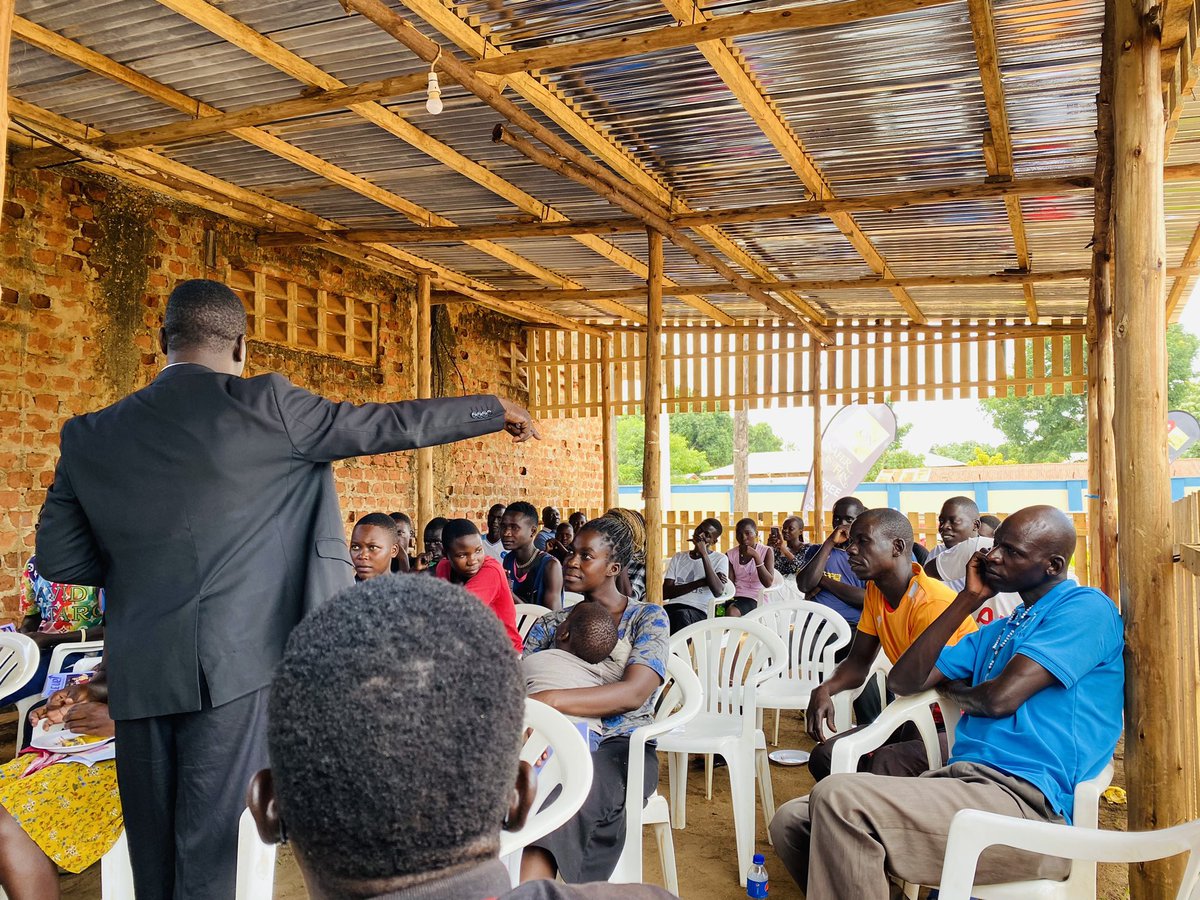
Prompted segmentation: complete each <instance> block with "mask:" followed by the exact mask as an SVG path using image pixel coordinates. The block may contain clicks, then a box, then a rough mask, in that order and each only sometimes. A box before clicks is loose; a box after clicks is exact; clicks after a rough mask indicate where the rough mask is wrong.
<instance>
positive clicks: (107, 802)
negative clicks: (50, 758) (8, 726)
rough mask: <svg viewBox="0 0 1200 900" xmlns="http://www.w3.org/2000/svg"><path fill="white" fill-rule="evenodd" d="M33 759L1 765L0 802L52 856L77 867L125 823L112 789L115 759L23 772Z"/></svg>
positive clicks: (102, 849)
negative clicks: (23, 773)
mask: <svg viewBox="0 0 1200 900" xmlns="http://www.w3.org/2000/svg"><path fill="white" fill-rule="evenodd" d="M31 761H32V759H31V757H29V756H22V757H19V758H17V759H14V760H12V761H11V762H6V763H4V764H3V765H0V806H3V807H4V808H5V809H6V810H7V811H8V813H9V815H11V816H12V817H13V818H14V819H16V820H17V823H18V824H19V825H20V826H21V828H22V829H23V830H24V831H25V833H26V834H28V835H29V836H30V837H31V838H33V840H34V842H35V843H36V844H37V845H38V846H39V847H41V848H42V852H43V853H45V854H46V855H47V856H48V857H50V859H51V860H53V861H54V862H55V864H57V865H58V866H60V867H61V868H63V869H66V870H67V871H68V872H82V871H83V870H84V869H86V868H87V867H88V866H90V865H92V863H94V862H96V861H97V860H99V859H100V857H102V856H103V855H104V854H105V853H107V852H108V851H109V850H111V849H112V846H113V844H115V843H116V842H117V840H118V839H119V838H120V837H121V832H122V831H123V830H124V828H125V818H124V816H122V815H121V799H120V796H119V795H118V794H117V764H116V762H115V761H114V760H111V759H108V760H104V761H103V762H98V763H96V764H95V765H94V766H85V765H82V764H81V763H57V764H55V765H53V766H48V767H46V768H45V769H42V770H41V771H40V772H34V773H33V774H32V775H30V776H29V777H28V778H22V777H21V773H22V772H24V771H25V770H26V769H27V768H28V767H29V765H30V762H31Z"/></svg>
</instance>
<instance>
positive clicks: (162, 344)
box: [158, 328, 171, 356]
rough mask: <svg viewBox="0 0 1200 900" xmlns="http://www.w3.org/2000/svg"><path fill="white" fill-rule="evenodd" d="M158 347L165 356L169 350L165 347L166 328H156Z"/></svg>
mask: <svg viewBox="0 0 1200 900" xmlns="http://www.w3.org/2000/svg"><path fill="white" fill-rule="evenodd" d="M158 349H159V350H161V351H162V354H163V356H166V355H167V354H168V353H170V352H171V351H170V350H169V349H168V347H167V329H166V328H160V329H158Z"/></svg>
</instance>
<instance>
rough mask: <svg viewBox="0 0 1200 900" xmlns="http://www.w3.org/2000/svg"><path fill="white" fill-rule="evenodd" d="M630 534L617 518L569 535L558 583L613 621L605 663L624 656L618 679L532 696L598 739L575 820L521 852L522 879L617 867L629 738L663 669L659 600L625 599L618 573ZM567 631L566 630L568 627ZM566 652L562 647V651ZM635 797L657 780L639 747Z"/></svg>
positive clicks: (536, 637)
mask: <svg viewBox="0 0 1200 900" xmlns="http://www.w3.org/2000/svg"><path fill="white" fill-rule="evenodd" d="M633 540H634V536H633V532H632V530H631V529H630V527H629V525H628V524H627V523H626V522H625V521H624V520H622V519H621V518H619V517H617V516H610V515H604V516H602V517H600V518H599V519H593V520H592V521H591V522H588V523H587V524H586V525H584V526H583V528H582V529H581V530H580V531H579V532H578V534H576V536H575V543H574V547H573V550H572V552H571V555H570V556H568V557H567V559H566V562H565V563H564V565H563V585H564V587H565V588H566V589H567V590H568V591H575V592H578V593H580V594H583V598H584V599H583V601H582V603H587V604H597V605H599V606H600V607H602V608H603V609H604V610H605V611H607V613H608V614H609V616H610V617H611V619H612V622H613V624H614V625H615V626H616V629H617V643H616V645H615V647H614V648H613V650H612V653H611V654H609V659H617V660H620V659H622V658H623V659H625V663H624V666H623V668H622V669H621V676H620V678H619V679H618V680H615V681H611V682H608V683H601V684H599V685H598V686H593V687H572V688H559V689H554V690H546V691H541V692H539V693H536V694H533V698H534V699H535V700H540V701H542V702H543V703H546V704H548V705H550V706H553V707H554V708H555V709H557V710H558V711H559V712H561V713H563V714H565V715H567V716H572V717H578V718H581V719H596V718H598V719H599V720H600V725H601V733H600V742H599V745H598V746H597V747H596V749H595V751H594V752H593V753H592V768H593V777H592V788H591V792H590V793H589V794H588V797H587V799H586V800H585V801H584V803H583V806H582V807H581V808H580V810H579V812H577V813H576V814H575V815H574V817H572V818H571V819H570V821H568V822H567V823H566V824H565V825H563V826H562V827H561V828H559V829H558V830H557V831H555V832H553V833H552V834H549V835H547V836H546V837H544V838H542V839H541V840H538V841H535V842H534V843H533V844H532V845H530V846H529V847H526V848H525V853H524V855H523V857H522V859H521V880H522V881H530V880H533V879H537V878H554V877H555V875H556V874H560V873H561V875H562V878H563V881H566V882H569V883H573V882H584V881H606V880H607V879H608V877H609V876H610V875H611V874H612V872H613V869H614V868H615V867H616V864H617V860H618V858H620V855H621V848H622V846H623V845H624V841H625V774H626V770H627V764H628V761H629V735H630V734H631V733H632V732H633V731H634V730H635V729H636V728H638V727H640V726H642V725H646V724H649V723H650V722H652V721H653V718H654V715H653V713H654V696H655V693H656V692H657V691H658V688H659V687H660V686H661V685H662V683H663V680H664V678H665V677H666V672H667V656H668V654H669V653H670V649H669V645H668V641H669V638H670V628H669V625H668V622H667V614H666V612H665V611H664V610H663V608H662V607H661V606H657V605H655V604H650V603H639V602H636V601H633V600H630V599H629V598H628V597H626V596H624V595H623V594H622V593H621V592H620V590H619V589H618V587H617V578H618V576H619V575H620V574H621V572H622V571H623V570H624V568H625V567H626V566H627V565H628V564H629V561H630V558H631V556H632V552H633ZM570 613H571V610H562V611H560V612H556V613H552V614H550V615H548V616H543V617H542V618H541V619H539V620H538V622H537V624H535V625H534V626H533V628H532V630H531V631H530V632H529V636H528V637H527V638H526V639H525V654H526V656H527V657H529V656H531V655H533V654H536V653H539V652H541V651H545V650H551V649H559V650H564V649H568V648H569V647H570V646H571V644H572V642H564V643H566V646H565V647H564V646H562V645H560V643H559V641H558V640H557V638H558V630H559V629H560V628H561V627H563V625H564V623H565V622H566V620H567V617H568V616H569V615H570ZM567 627H568V628H570V627H571V626H570V625H568V626H567ZM568 652H569V649H568ZM645 773H646V774H645V781H644V785H643V796H645V797H649V796H650V794H651V793H653V791H654V788H655V786H656V785H657V784H658V757H657V755H656V753H655V749H654V746H653V745H652V744H650V745H647V747H646V768H645Z"/></svg>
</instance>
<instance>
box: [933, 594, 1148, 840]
mask: <svg viewBox="0 0 1200 900" xmlns="http://www.w3.org/2000/svg"><path fill="white" fill-rule="evenodd" d="M1025 611H1026V607H1025V606H1024V605H1021V606H1019V607H1017V609H1016V611H1015V612H1014V613H1013V614H1012V615H1011V616H1007V617H1005V618H1004V619H1001V620H999V621H996V622H993V623H992V624H990V625H988V626H986V627H984V628H981V629H980V630H979V631H977V632H975V633H974V634H968V635H966V636H965V637H964V638H963V639H962V640H960V641H959V642H958V643H957V644H955V645H954V646H953V647H947V648H946V649H944V650H943V651H942V652H941V654H940V655H939V656H938V660H937V668H938V671H940V672H941V673H942V674H943V675H945V676H946V677H947V678H950V679H956V678H966V679H969V680H970V682H971V684H980V683H981V682H983V681H986V680H988V679H989V678H996V677H997V676H999V675H1000V673H1001V672H1002V671H1004V667H1005V666H1006V665H1007V664H1008V661H1009V660H1011V659H1012V658H1013V657H1014V656H1015V655H1017V654H1018V653H1019V654H1021V655H1022V656H1025V657H1028V658H1029V659H1031V660H1033V661H1034V662H1035V663H1037V664H1038V665H1040V666H1042V667H1043V668H1045V669H1046V671H1048V672H1049V673H1050V674H1051V675H1053V676H1054V678H1055V679H1056V680H1057V683H1056V684H1051V685H1050V686H1049V687H1047V688H1044V689H1043V690H1040V691H1038V692H1037V693H1036V694H1034V695H1033V696H1032V697H1030V698H1029V699H1028V700H1026V701H1025V702H1024V703H1023V704H1021V707H1020V708H1019V709H1018V710H1017V711H1016V712H1015V713H1013V714H1012V715H1011V716H1007V717H1006V718H1002V719H989V718H987V717H985V716H963V717H962V720H961V721H960V722H959V724H958V728H957V729H956V730H955V732H954V751H953V753H951V755H950V762H952V763H955V762H973V763H980V764H982V765H985V766H990V767H991V768H993V769H998V770H999V771H1001V772H1005V773H1007V774H1009V775H1015V776H1016V777H1018V778H1023V779H1025V780H1026V781H1028V782H1030V783H1031V784H1033V785H1036V786H1037V788H1038V789H1039V790H1041V792H1042V793H1043V794H1045V795H1046V799H1047V800H1049V801H1050V805H1051V806H1052V807H1053V808H1054V810H1055V812H1057V813H1059V814H1060V815H1062V816H1063V817H1064V818H1066V820H1067V822H1070V821H1071V812H1072V807H1073V804H1074V794H1075V786H1076V785H1077V784H1079V783H1080V782H1082V781H1087V780H1088V779H1089V778H1095V777H1096V776H1097V775H1098V774H1100V770H1101V769H1103V768H1104V767H1105V765H1107V764H1108V762H1109V760H1110V759H1112V755H1113V751H1114V750H1115V749H1116V747H1117V739H1118V738H1119V737H1120V736H1121V725H1122V720H1121V713H1122V709H1123V707H1124V691H1125V664H1124V661H1123V659H1122V656H1121V654H1122V652H1123V650H1124V647H1125V638H1124V631H1123V629H1122V626H1121V616H1120V615H1119V614H1118V613H1117V607H1116V605H1115V604H1114V603H1113V602H1112V601H1111V600H1109V599H1108V597H1106V596H1105V595H1104V594H1102V593H1100V591H1098V590H1096V589H1095V588H1089V587H1080V586H1079V585H1078V584H1076V583H1075V582H1074V581H1070V580H1068V581H1064V582H1063V583H1062V584H1059V585H1058V586H1057V587H1055V588H1054V589H1053V590H1052V591H1050V593H1048V594H1046V595H1045V596H1044V597H1042V599H1040V600H1038V601H1037V602H1036V603H1035V604H1034V605H1033V606H1032V607H1031V608H1029V610H1028V614H1027V615H1025V616H1024V617H1022V614H1023V613H1025ZM1010 634H1011V637H1010V638H1009V640H1008V642H1007V643H1005V637H1006V636H1008V635H1010ZM1001 644H1003V646H1000V645H1001ZM993 658H994V660H995V661H994V663H993ZM989 667H990V674H989Z"/></svg>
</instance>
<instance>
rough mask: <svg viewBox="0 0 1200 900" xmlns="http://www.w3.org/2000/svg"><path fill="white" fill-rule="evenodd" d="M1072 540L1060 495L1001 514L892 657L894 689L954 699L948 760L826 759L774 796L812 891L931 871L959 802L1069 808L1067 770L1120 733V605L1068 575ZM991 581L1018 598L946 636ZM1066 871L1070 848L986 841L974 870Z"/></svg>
mask: <svg viewBox="0 0 1200 900" xmlns="http://www.w3.org/2000/svg"><path fill="white" fill-rule="evenodd" d="M1074 549H1075V528H1074V526H1073V525H1072V523H1071V520H1070V518H1069V517H1068V516H1066V515H1065V514H1064V513H1062V512H1060V511H1059V510H1057V509H1054V508H1053V507H1049V506H1032V507H1029V508H1027V509H1023V510H1021V511H1020V512H1017V513H1014V514H1013V515H1012V516H1009V517H1008V518H1007V519H1005V520H1004V522H1003V523H1002V524H1001V525H1000V528H999V530H997V532H996V536H995V545H994V546H993V547H992V548H991V549H990V550H989V551H988V552H987V553H986V554H982V553H980V554H977V555H976V556H975V557H974V558H973V559H972V561H971V564H970V566H969V568H968V570H967V585H966V587H965V588H964V589H963V590H962V591H961V592H959V594H958V595H957V596H956V597H955V598H954V601H953V602H952V603H951V604H950V606H949V607H948V608H947V609H946V611H945V612H943V613H942V614H941V615H940V616H938V618H937V620H936V621H935V622H934V623H933V624H932V625H930V626H929V627H928V628H926V629H925V630H924V631H923V632H922V633H921V634H920V635H919V636H918V637H917V639H916V640H915V641H914V642H913V644H912V646H911V647H909V649H908V651H907V652H905V654H904V655H903V656H902V657H900V659H899V661H898V662H897V663H896V665H895V667H894V668H893V669H892V672H891V675H890V676H889V677H888V685H889V686H890V687H891V688H892V690H894V691H895V692H896V693H898V694H911V693H915V692H917V691H922V690H927V689H930V688H934V689H936V690H937V691H938V692H939V693H941V694H943V695H944V696H946V697H948V698H950V699H952V700H954V701H955V702H956V703H957V704H958V705H959V706H960V707H962V710H963V712H964V713H965V715H964V716H963V718H962V720H961V721H960V722H959V724H958V728H957V730H956V732H955V743H954V753H953V755H951V757H950V760H949V764H948V765H946V766H944V767H943V768H941V769H937V770H935V771H932V772H927V773H925V775H924V776H922V777H921V778H920V779H915V778H895V777H887V776H879V775H861V774H847V775H831V776H830V777H829V778H826V779H825V780H824V781H822V782H821V783H820V784H818V785H817V786H816V787H815V788H813V792H812V794H810V795H809V796H808V797H806V798H802V799H799V800H792V801H791V802H789V803H786V804H784V805H783V806H782V807H780V810H779V812H778V813H777V814H776V816H775V819H774V820H773V821H772V823H771V837H772V840H773V843H774V846H775V850H776V852H777V853H778V854H779V856H780V858H781V859H782V860H783V861H784V864H785V865H786V866H787V867H788V871H789V872H790V873H791V874H792V877H793V878H795V879H796V881H797V882H798V883H799V884H800V885H802V886H804V887H805V888H806V896H807V897H808V898H809V900H826V898H830V897H845V898H855V900H885V898H887V897H889V894H890V890H889V883H888V875H894V876H896V877H898V878H901V879H903V880H904V881H907V882H910V883H914V884H936V883H937V882H938V880H939V879H940V877H941V871H942V861H943V857H944V856H945V853H946V837H947V833H948V831H949V829H950V820H951V819H952V818H954V814H955V813H957V812H958V811H959V810H960V809H982V810H985V811H991V812H998V813H1002V814H1004V815H1015V816H1021V817H1023V818H1026V819H1032V820H1035V821H1046V822H1064V821H1065V822H1068V823H1069V822H1070V817H1071V813H1072V800H1073V794H1074V791H1075V787H1076V785H1078V784H1079V783H1080V782H1082V781H1086V780H1088V779H1089V778H1094V777H1095V776H1096V775H1097V774H1099V772H1100V771H1101V770H1102V769H1103V768H1104V766H1105V765H1107V763H1108V762H1109V760H1110V759H1111V758H1112V753H1113V750H1114V749H1115V748H1116V745H1117V739H1118V738H1119V737H1120V734H1121V725H1122V721H1121V712H1122V705H1123V691H1124V682H1125V670H1124V664H1123V661H1122V658H1121V654H1122V651H1123V649H1124V638H1123V633H1122V627H1121V617H1120V615H1119V614H1118V612H1117V608H1116V606H1115V605H1114V604H1113V603H1112V601H1111V600H1109V599H1108V598H1107V597H1106V596H1105V595H1104V594H1102V593H1100V592H1099V591H1097V590H1095V589H1094V588H1087V587H1080V586H1079V585H1078V584H1076V583H1075V582H1074V581H1071V580H1070V579H1068V578H1067V560H1068V559H1070V556H1071V554H1072V553H1073V552H1074ZM997 591H1010V592H1014V593H1017V594H1020V596H1021V600H1022V605H1021V607H1020V608H1018V609H1017V610H1015V611H1014V612H1013V613H1012V615H1011V616H1008V617H1006V618H1005V619H1004V620H1003V621H998V622H994V623H992V624H991V625H989V626H987V627H985V628H983V629H981V630H979V631H977V632H974V633H972V634H968V635H966V636H965V637H964V638H963V639H962V640H960V641H959V642H958V643H957V644H956V645H954V646H953V647H947V646H946V644H947V641H948V640H949V639H950V637H951V636H952V635H953V634H954V633H955V631H956V630H957V629H958V628H959V627H960V626H961V625H962V623H963V622H965V621H966V620H967V619H968V618H969V617H970V616H971V615H972V614H973V613H974V612H975V610H976V609H977V608H978V607H979V606H980V605H982V604H983V603H984V602H985V601H986V600H987V599H988V598H989V597H991V596H992V595H993V594H995V593H996V592H997ZM1069 871H1070V862H1069V861H1067V860H1061V859H1055V858H1052V857H1045V856H1040V855H1038V854H1034V853H1027V852H1024V851H1017V850H1013V849H1011V848H1007V847H992V848H990V849H988V850H987V851H985V852H984V853H983V855H982V856H981V857H980V859H979V866H978V869H977V870H976V875H975V883H976V884H996V883H1002V882H1010V881H1024V880H1028V879H1033V878H1045V879H1050V880H1062V879H1063V878H1065V877H1066V875H1067V874H1068V873H1069Z"/></svg>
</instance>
